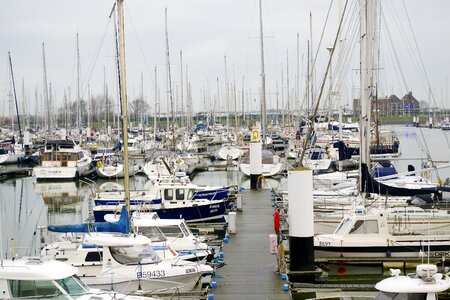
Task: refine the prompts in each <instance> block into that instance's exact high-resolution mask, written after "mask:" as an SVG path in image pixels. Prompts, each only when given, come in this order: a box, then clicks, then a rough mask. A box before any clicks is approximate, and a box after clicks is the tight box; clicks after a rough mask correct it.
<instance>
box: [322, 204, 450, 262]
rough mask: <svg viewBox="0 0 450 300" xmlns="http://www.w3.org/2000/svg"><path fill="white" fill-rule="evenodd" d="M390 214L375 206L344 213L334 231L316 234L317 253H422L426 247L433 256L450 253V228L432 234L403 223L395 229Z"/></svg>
mask: <svg viewBox="0 0 450 300" xmlns="http://www.w3.org/2000/svg"><path fill="white" fill-rule="evenodd" d="M388 216H389V212H388V211H386V210H373V211H372V212H370V213H367V214H366V213H365V211H364V210H357V211H356V212H355V213H353V214H352V215H348V216H346V217H344V218H343V219H342V221H341V223H340V224H339V225H338V227H337V228H336V230H335V231H334V233H333V234H319V235H315V238H314V252H315V256H316V257H421V256H423V255H424V251H428V255H429V256H430V257H438V258H442V257H448V256H449V253H448V249H449V248H450V232H448V231H447V232H433V233H432V234H428V232H427V231H425V230H422V231H419V230H417V231H415V230H412V229H411V227H407V226H406V227H403V226H401V227H399V228H397V230H396V232H395V233H393V232H392V231H391V230H392V229H393V228H391V225H390V224H389V222H388ZM417 222H418V223H422V224H423V227H422V228H425V226H427V224H428V222H427V221H426V220H422V221H417ZM405 223H406V222H405ZM447 223H448V222H447ZM390 229H391V230H390ZM399 229H400V230H399Z"/></svg>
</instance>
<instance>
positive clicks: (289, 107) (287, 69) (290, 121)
mask: <svg viewBox="0 0 450 300" xmlns="http://www.w3.org/2000/svg"><path fill="white" fill-rule="evenodd" d="M289 89H290V87H289V53H288V50H286V96H287V111H288V114H289V115H288V124H289V125H291V124H292V110H291V96H290V91H289Z"/></svg>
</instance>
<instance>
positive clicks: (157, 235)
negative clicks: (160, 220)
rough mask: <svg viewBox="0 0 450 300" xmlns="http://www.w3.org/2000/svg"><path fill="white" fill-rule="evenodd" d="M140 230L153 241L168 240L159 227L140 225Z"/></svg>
mask: <svg viewBox="0 0 450 300" xmlns="http://www.w3.org/2000/svg"><path fill="white" fill-rule="evenodd" d="M138 231H139V233H140V234H142V235H145V236H146V237H148V238H149V239H151V240H152V242H165V241H167V238H166V236H165V235H164V233H163V232H162V231H161V229H159V228H158V227H154V226H149V227H139V228H138Z"/></svg>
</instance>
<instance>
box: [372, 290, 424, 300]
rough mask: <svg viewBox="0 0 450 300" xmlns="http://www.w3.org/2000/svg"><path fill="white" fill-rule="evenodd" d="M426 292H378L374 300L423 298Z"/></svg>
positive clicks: (416, 299) (413, 299)
mask: <svg viewBox="0 0 450 300" xmlns="http://www.w3.org/2000/svg"><path fill="white" fill-rule="evenodd" d="M425 299H427V294H426V293H387V292H379V293H378V294H377V295H376V296H375V300H425Z"/></svg>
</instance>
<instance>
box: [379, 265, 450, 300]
mask: <svg viewBox="0 0 450 300" xmlns="http://www.w3.org/2000/svg"><path fill="white" fill-rule="evenodd" d="M390 273H391V277H389V278H386V279H383V280H381V281H380V282H378V283H377V284H376V285H375V288H376V289H377V290H378V291H379V293H378V294H377V295H376V296H375V300H381V299H383V300H393V299H413V298H414V299H423V300H435V299H438V297H437V293H440V292H444V291H446V290H448V289H449V288H450V277H448V276H447V275H446V274H442V273H438V272H437V266H436V265H430V264H421V265H418V266H417V267H416V273H414V274H407V275H400V270H398V269H391V270H390Z"/></svg>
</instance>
